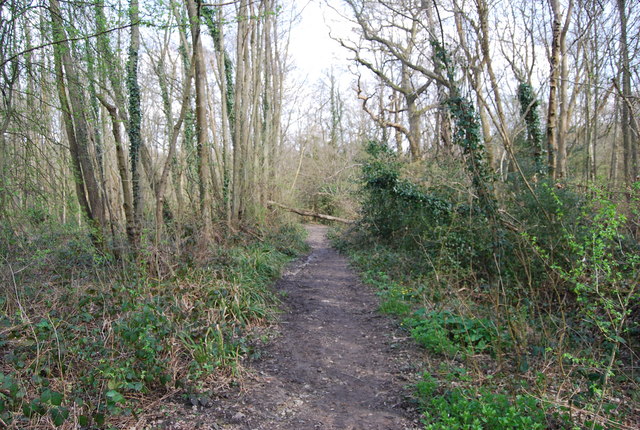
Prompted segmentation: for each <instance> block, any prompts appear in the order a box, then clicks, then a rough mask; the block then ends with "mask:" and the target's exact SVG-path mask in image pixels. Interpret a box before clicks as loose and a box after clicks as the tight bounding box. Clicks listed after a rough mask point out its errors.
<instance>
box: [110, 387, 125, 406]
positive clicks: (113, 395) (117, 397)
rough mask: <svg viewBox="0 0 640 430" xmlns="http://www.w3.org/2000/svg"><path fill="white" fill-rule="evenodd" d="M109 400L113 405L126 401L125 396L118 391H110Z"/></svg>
mask: <svg viewBox="0 0 640 430" xmlns="http://www.w3.org/2000/svg"><path fill="white" fill-rule="evenodd" d="M107 399H109V400H110V401H112V402H113V403H122V402H123V401H124V396H123V395H122V394H120V393H118V392H117V391H116V390H109V391H107Z"/></svg>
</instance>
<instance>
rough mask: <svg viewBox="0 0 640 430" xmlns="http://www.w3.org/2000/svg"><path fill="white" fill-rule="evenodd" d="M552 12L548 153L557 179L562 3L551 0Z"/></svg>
mask: <svg viewBox="0 0 640 430" xmlns="http://www.w3.org/2000/svg"><path fill="white" fill-rule="evenodd" d="M549 5H550V6H551V12H552V17H551V19H552V23H551V57H550V58H549V64H550V72H549V105H548V107H547V154H548V156H549V168H548V174H549V177H550V178H551V179H556V175H557V173H556V163H557V161H556V160H557V154H558V140H557V127H558V96H557V93H558V78H559V74H560V67H559V65H560V32H561V29H560V19H561V16H560V10H559V9H560V5H559V1H558V0H549Z"/></svg>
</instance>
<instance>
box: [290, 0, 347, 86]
mask: <svg viewBox="0 0 640 430" xmlns="http://www.w3.org/2000/svg"><path fill="white" fill-rule="evenodd" d="M329 1H330V2H331V3H332V4H334V5H335V6H338V5H339V4H340V2H339V1H336V0H329ZM324 3H325V2H324V1H323V0H304V1H300V0H296V1H295V6H296V8H297V9H298V10H301V13H300V20H299V22H298V23H297V24H295V26H294V27H293V28H292V31H291V42H290V46H289V53H290V55H291V58H292V59H293V63H294V65H295V66H296V70H295V73H296V74H297V75H298V76H299V77H300V78H302V79H304V78H306V79H307V82H309V83H314V82H317V81H318V80H319V79H321V78H323V77H324V76H325V75H326V74H327V72H329V71H330V70H331V68H332V67H333V69H334V70H335V71H336V72H337V73H347V69H346V68H347V64H349V60H348V52H347V51H346V50H345V49H344V48H342V47H341V46H340V45H339V44H338V43H337V42H336V41H334V40H332V39H331V37H330V36H329V32H330V31H331V32H332V33H334V34H345V33H348V32H349V31H350V29H351V25H350V24H349V23H348V22H346V20H344V19H341V18H340V17H339V15H338V14H337V13H336V12H335V11H334V10H333V9H331V8H330V7H327V5H326V4H324Z"/></svg>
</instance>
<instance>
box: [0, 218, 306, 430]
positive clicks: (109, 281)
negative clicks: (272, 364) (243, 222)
mask: <svg viewBox="0 0 640 430" xmlns="http://www.w3.org/2000/svg"><path fill="white" fill-rule="evenodd" d="M51 227H52V226H43V228H42V229H41V230H40V231H34V232H32V233H30V234H29V235H28V236H26V235H22V236H20V235H16V234H11V235H9V234H6V233H7V232H3V233H5V236H4V237H3V238H4V239H6V240H5V241H3V243H2V249H1V250H0V252H1V253H2V262H1V263H2V271H3V279H2V281H3V285H5V288H4V290H3V295H2V297H0V306H1V307H2V311H3V312H2V314H1V315H0V347H1V348H2V351H3V353H2V356H0V427H7V428H21V429H27V428H36V427H37V428H40V427H43V426H44V427H60V428H79V427H80V428H122V427H123V426H125V425H131V423H133V424H135V423H136V422H138V421H139V420H141V419H142V418H143V417H144V413H145V406H146V404H147V403H148V402H149V401H150V400H151V399H154V398H158V396H161V395H167V394H171V393H186V394H189V393H199V392H202V391H206V390H207V389H208V387H209V386H210V384H211V383H212V382H213V381H216V383H217V384H220V383H224V381H230V380H232V378H233V377H235V376H237V375H238V374H239V372H241V369H242V364H241V363H242V358H243V357H246V356H250V355H251V354H253V353H254V352H255V351H254V345H255V344H256V342H258V341H260V339H261V338H262V337H264V336H265V331H264V328H265V327H266V326H267V325H268V323H269V321H270V320H271V319H272V316H273V315H274V312H275V306H276V305H277V303H278V299H277V297H276V296H274V294H273V292H272V291H271V289H270V288H269V287H270V284H271V283H272V282H273V280H274V279H275V278H276V277H277V276H279V273H280V270H281V269H282V267H283V266H284V264H286V263H287V262H288V261H290V259H291V258H292V257H293V256H294V255H296V254H297V253H300V252H302V251H303V250H305V245H304V243H303V241H302V236H303V234H302V231H301V229H299V228H295V227H290V226H283V227H280V228H277V229H276V228H274V229H273V231H265V232H258V233H253V234H252V235H251V236H249V235H235V237H229V238H228V239H226V241H225V242H224V243H223V244H218V245H215V246H214V247H212V248H209V249H207V250H205V251H203V252H202V254H203V255H200V256H199V258H198V261H199V263H198V264H193V263H189V264H187V263H181V264H180V265H178V266H176V268H175V269H174V275H172V276H167V277H164V278H162V279H156V278H153V277H151V276H150V275H149V274H147V273H146V270H145V268H144V267H139V266H132V265H130V264H123V263H116V262H112V261H109V260H108V259H105V258H104V257H103V256H101V255H99V254H97V253H96V252H95V250H93V249H92V248H91V247H90V246H88V245H83V244H84V243H86V242H87V241H86V240H84V238H83V234H85V233H84V232H82V231H78V230H73V229H70V228H65V227H63V226H56V229H52V228H51ZM185 260H186V259H185ZM127 423H129V424H127Z"/></svg>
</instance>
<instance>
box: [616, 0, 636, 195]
mask: <svg viewBox="0 0 640 430" xmlns="http://www.w3.org/2000/svg"><path fill="white" fill-rule="evenodd" d="M617 6H618V14H619V16H620V59H619V66H618V68H619V70H620V75H621V78H622V94H621V96H622V97H621V98H622V100H621V101H620V103H621V118H620V122H621V131H622V148H623V153H624V160H623V165H624V173H625V180H626V182H627V184H630V183H632V182H635V181H636V180H638V148H637V144H636V143H635V142H634V139H633V136H632V131H633V127H632V120H633V118H632V115H633V112H631V106H630V103H629V99H630V97H631V65H630V62H629V41H628V37H627V21H628V17H627V6H626V0H618V1H617ZM635 131H636V133H637V132H638V130H637V129H636V130H635ZM637 138H638V136H636V139H637Z"/></svg>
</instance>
